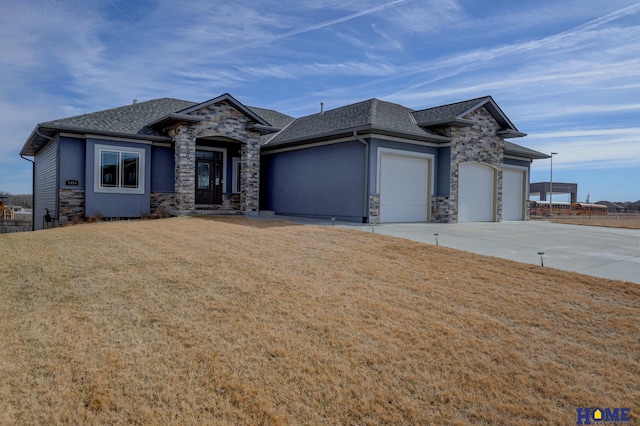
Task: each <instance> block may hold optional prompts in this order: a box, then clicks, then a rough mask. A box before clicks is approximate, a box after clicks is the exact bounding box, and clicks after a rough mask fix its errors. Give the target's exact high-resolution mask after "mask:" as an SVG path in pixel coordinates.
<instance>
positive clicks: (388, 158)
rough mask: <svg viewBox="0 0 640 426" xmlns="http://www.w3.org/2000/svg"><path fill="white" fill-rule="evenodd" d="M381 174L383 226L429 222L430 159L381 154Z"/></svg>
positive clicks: (381, 214) (381, 217)
mask: <svg viewBox="0 0 640 426" xmlns="http://www.w3.org/2000/svg"><path fill="white" fill-rule="evenodd" d="M379 173H380V221H381V222H425V221H427V220H428V205H429V204H428V202H427V201H428V199H429V198H428V197H429V159H427V158H422V157H407V156H404V155H395V154H382V155H381V157H380V170H379Z"/></svg>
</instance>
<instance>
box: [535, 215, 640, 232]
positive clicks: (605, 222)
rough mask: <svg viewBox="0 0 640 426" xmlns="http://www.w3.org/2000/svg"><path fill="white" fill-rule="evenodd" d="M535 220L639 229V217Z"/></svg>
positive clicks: (620, 216)
mask: <svg viewBox="0 0 640 426" xmlns="http://www.w3.org/2000/svg"><path fill="white" fill-rule="evenodd" d="M536 220H550V221H551V222H554V223H564V224H568V225H583V226H604V227H608V228H627V229H640V215H614V214H611V215H607V216H562V217H558V216H557V217H553V218H545V219H536Z"/></svg>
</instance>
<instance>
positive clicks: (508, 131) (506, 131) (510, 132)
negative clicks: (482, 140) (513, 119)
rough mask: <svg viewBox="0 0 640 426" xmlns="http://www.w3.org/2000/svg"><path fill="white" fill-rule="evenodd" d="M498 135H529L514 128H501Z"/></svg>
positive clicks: (510, 136) (515, 136)
mask: <svg viewBox="0 0 640 426" xmlns="http://www.w3.org/2000/svg"><path fill="white" fill-rule="evenodd" d="M496 135H498V136H500V137H503V138H523V137H525V136H527V134H526V133H522V132H519V131H517V130H513V129H500V130H498V131H497V132H496Z"/></svg>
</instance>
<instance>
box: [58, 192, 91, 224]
mask: <svg viewBox="0 0 640 426" xmlns="http://www.w3.org/2000/svg"><path fill="white" fill-rule="evenodd" d="M58 212H59V214H58V220H59V224H60V225H69V224H71V223H73V222H74V220H76V221H78V220H84V218H85V208H84V189H61V190H60V192H59V196H58Z"/></svg>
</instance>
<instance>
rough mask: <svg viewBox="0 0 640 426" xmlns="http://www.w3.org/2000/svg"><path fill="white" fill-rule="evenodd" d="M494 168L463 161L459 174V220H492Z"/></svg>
mask: <svg viewBox="0 0 640 426" xmlns="http://www.w3.org/2000/svg"><path fill="white" fill-rule="evenodd" d="M493 182H494V169H493V168H492V167H489V166H486V165H483V164H481V163H461V164H460V166H459V174H458V222H492V221H493V220H494V215H493V210H494V209H493V205H494V203H493V200H494V198H495V197H494V189H493V188H494V184H493Z"/></svg>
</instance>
